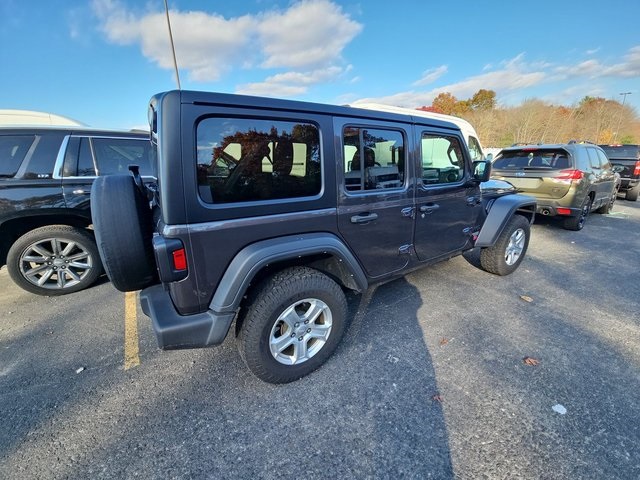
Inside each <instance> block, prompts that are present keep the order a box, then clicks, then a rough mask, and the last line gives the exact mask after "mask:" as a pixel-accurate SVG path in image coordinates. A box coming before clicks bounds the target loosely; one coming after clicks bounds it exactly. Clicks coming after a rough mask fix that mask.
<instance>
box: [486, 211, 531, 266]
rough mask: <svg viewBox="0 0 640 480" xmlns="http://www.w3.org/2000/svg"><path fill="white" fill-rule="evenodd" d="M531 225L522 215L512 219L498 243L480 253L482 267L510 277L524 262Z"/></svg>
mask: <svg viewBox="0 0 640 480" xmlns="http://www.w3.org/2000/svg"><path fill="white" fill-rule="evenodd" d="M529 234H530V225H529V221H528V220H527V219H526V218H524V217H523V216H522V215H514V216H513V217H511V219H510V220H509V222H508V223H507V225H506V226H505V227H504V230H503V231H502V233H501V234H500V236H499V237H498V241H497V242H496V243H495V245H493V246H492V247H489V248H483V249H482V252H481V253H480V265H482V268H483V269H484V270H486V271H487V272H490V273H494V274H496V275H509V274H510V273H512V272H513V271H515V269H516V268H518V265H520V263H521V262H522V259H523V258H524V255H525V253H526V252H527V248H528V246H529Z"/></svg>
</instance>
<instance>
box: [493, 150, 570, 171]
mask: <svg viewBox="0 0 640 480" xmlns="http://www.w3.org/2000/svg"><path fill="white" fill-rule="evenodd" d="M493 168H494V169H496V170H522V169H524V170H527V169H548V170H562V169H565V168H571V163H570V161H569V154H568V153H567V151H566V150H562V149H537V148H534V149H528V148H525V149H522V150H509V151H502V152H500V153H499V154H498V156H497V158H496V159H495V161H494V162H493Z"/></svg>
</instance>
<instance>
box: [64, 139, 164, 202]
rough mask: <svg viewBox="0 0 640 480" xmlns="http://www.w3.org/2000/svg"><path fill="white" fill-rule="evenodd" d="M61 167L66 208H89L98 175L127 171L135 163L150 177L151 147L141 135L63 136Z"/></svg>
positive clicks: (151, 174) (144, 175)
mask: <svg viewBox="0 0 640 480" xmlns="http://www.w3.org/2000/svg"><path fill="white" fill-rule="evenodd" d="M65 143H66V148H64V154H63V159H62V162H61V164H62V167H61V168H60V171H59V173H60V176H61V178H62V189H63V193H64V197H65V202H66V205H67V208H75V209H81V210H86V211H87V214H88V211H89V208H90V206H89V195H90V193H91V185H92V184H93V180H94V179H95V178H96V177H97V176H98V175H113V174H128V173H129V168H128V167H129V165H138V166H139V167H140V173H141V175H142V176H143V177H153V176H154V175H155V174H154V171H153V168H154V165H155V161H154V158H153V155H154V151H153V149H152V148H151V143H150V142H149V140H148V139H146V138H142V137H138V138H136V137H131V138H128V137H106V136H76V135H72V136H69V137H67V139H66V140H65Z"/></svg>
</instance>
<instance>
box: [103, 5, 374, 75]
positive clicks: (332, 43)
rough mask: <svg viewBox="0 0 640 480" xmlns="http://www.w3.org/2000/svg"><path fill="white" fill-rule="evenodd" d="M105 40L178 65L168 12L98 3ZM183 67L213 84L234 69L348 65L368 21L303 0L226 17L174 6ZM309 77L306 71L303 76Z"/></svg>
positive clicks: (173, 22)
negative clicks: (345, 59) (347, 51)
mask: <svg viewBox="0 0 640 480" xmlns="http://www.w3.org/2000/svg"><path fill="white" fill-rule="evenodd" d="M92 6H93V10H94V12H95V14H96V16H97V17H98V19H99V20H100V22H101V28H102V31H103V32H104V33H105V35H106V36H107V39H108V40H109V41H111V42H113V43H116V44H120V45H132V44H138V45H140V48H141V50H142V53H143V55H144V56H145V57H147V58H148V59H150V60H151V61H153V62H155V63H156V64H158V65H159V66H160V67H161V68H164V69H171V68H173V59H172V55H171V49H170V45H169V39H168V33H167V24H166V17H165V14H164V12H147V13H142V14H140V13H138V14H136V13H134V12H132V11H130V10H128V9H127V8H126V7H125V6H124V5H123V4H122V3H121V2H120V1H119V0H94V1H93V5H92ZM170 17H171V27H172V31H173V37H174V42H175V47H176V56H177V59H178V66H179V67H180V69H181V70H186V71H188V72H189V76H190V79H191V80H193V81H197V82H208V81H215V80H218V79H220V78H221V76H222V75H223V74H224V73H225V72H227V71H228V70H231V69H234V68H251V67H253V66H255V65H261V66H262V67H264V68H274V67H281V68H291V69H299V70H303V71H307V70H310V69H316V68H321V67H324V68H332V67H334V66H336V65H337V64H340V63H341V62H342V58H341V53H342V50H343V49H344V47H345V46H346V45H347V44H348V43H349V42H350V41H351V40H352V39H353V37H354V36H356V35H357V34H358V33H359V32H360V31H361V30H362V26H361V25H360V24H359V23H357V22H355V21H353V20H351V19H350V18H349V17H348V16H347V15H346V14H344V13H343V12H342V9H341V7H339V6H338V5H336V4H335V3H333V2H331V1H329V0H304V1H301V2H298V3H295V4H293V5H292V6H291V7H290V8H289V9H287V10H285V11H269V12H266V13H259V14H256V15H244V16H240V17H234V18H229V19H227V18H224V17H222V16H220V15H217V14H215V13H213V14H210V13H205V12H201V11H189V12H182V11H178V10H171V11H170ZM301 75H304V74H301Z"/></svg>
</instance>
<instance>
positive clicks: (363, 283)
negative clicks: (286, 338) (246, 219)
mask: <svg viewBox="0 0 640 480" xmlns="http://www.w3.org/2000/svg"><path fill="white" fill-rule="evenodd" d="M317 254H328V255H332V256H334V257H336V258H337V259H338V261H339V262H342V263H343V264H344V265H345V267H346V268H347V270H348V271H349V272H350V277H351V279H352V280H353V284H354V285H355V286H356V287H357V288H356V289H357V290H358V291H361V292H362V291H364V290H366V289H367V287H368V281H367V277H366V275H365V273H364V271H363V270H362V267H361V266H360V264H359V263H358V262H357V260H356V258H355V257H354V256H353V254H352V253H351V251H350V250H349V249H348V248H347V247H346V246H345V244H344V243H343V242H342V241H341V240H340V239H339V238H338V237H336V236H335V235H332V234H330V233H309V234H303V235H290V236H285V237H278V238H272V239H270V240H263V241H260V242H256V243H253V244H251V245H248V246H247V247H245V248H243V249H242V250H240V252H238V254H237V255H236V256H235V257H234V258H233V260H232V261H231V263H230V264H229V266H228V267H227V270H226V271H225V273H224V275H223V276H222V279H221V280H220V283H219V284H218V288H217V289H216V292H215V294H214V295H213V298H212V299H211V303H210V304H209V309H210V310H212V311H213V312H215V313H217V314H223V313H231V312H235V310H236V309H237V308H238V306H239V305H240V301H241V300H242V297H243V296H244V294H245V293H246V291H247V288H248V287H249V283H251V281H252V280H253V278H254V277H255V276H256V274H257V273H258V272H259V271H260V270H261V269H262V268H263V267H265V266H267V265H269V264H272V263H275V262H279V261H283V260H290V259H296V258H300V257H306V256H310V255H317Z"/></svg>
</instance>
